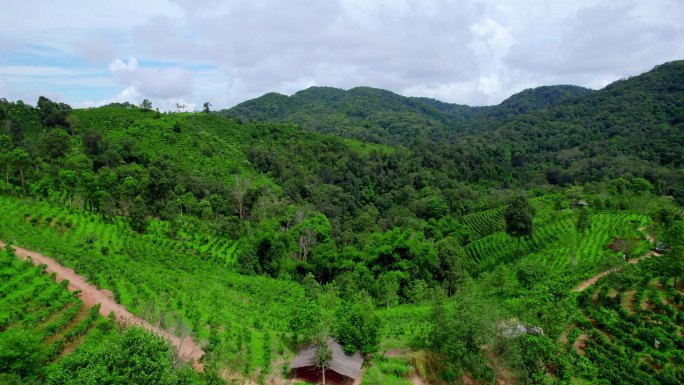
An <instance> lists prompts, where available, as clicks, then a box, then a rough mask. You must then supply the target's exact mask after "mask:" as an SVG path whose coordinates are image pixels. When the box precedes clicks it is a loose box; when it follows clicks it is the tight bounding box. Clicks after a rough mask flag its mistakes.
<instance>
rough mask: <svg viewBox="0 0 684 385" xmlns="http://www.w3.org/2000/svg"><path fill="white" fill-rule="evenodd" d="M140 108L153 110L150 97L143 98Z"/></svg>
mask: <svg viewBox="0 0 684 385" xmlns="http://www.w3.org/2000/svg"><path fill="white" fill-rule="evenodd" d="M140 108H142V109H143V110H151V109H152V102H151V101H150V100H149V99H143V101H142V103H141V104H140Z"/></svg>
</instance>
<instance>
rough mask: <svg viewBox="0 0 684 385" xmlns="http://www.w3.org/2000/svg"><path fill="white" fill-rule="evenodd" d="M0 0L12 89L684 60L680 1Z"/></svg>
mask: <svg viewBox="0 0 684 385" xmlns="http://www.w3.org/2000/svg"><path fill="white" fill-rule="evenodd" d="M0 1H2V2H3V3H5V4H3V5H2V7H1V8H2V12H1V13H0V98H6V99H8V100H19V99H21V100H24V101H25V102H27V103H30V104H35V103H36V100H37V99H38V96H40V95H43V96H46V97H48V98H50V99H52V100H55V101H60V102H66V103H69V104H71V105H72V106H73V107H92V106H98V105H102V104H106V103H110V102H124V101H129V102H131V103H135V104H139V103H140V102H141V101H142V100H143V99H145V98H147V99H149V100H151V101H152V104H153V106H154V107H157V108H160V109H161V110H175V109H176V107H175V106H176V103H182V104H185V105H187V106H188V107H187V109H188V110H195V109H201V107H202V104H203V103H204V102H210V103H211V104H212V109H221V108H227V107H230V106H233V105H235V104H237V103H240V102H242V101H245V100H248V99H251V98H254V97H258V96H260V95H263V94H264V93H267V92H279V93H282V94H286V95H291V94H292V93H294V92H297V91H299V90H302V89H305V88H308V87H310V86H331V87H338V88H343V89H349V88H353V87H357V86H370V87H377V88H384V89H388V90H391V91H393V92H396V93H398V94H401V95H406V96H426V97H431V98H435V99H439V100H442V101H445V102H451V103H459V104H468V105H472V106H475V105H491V104H498V103H500V102H501V101H502V100H504V99H506V98H507V97H509V96H510V95H512V94H514V93H516V92H519V91H521V90H523V89H526V88H531V87H536V86H541V85H552V84H575V85H580V86H584V87H589V88H593V89H598V88H602V87H604V86H605V85H607V84H609V83H611V82H613V81H615V80H618V79H621V78H626V77H629V76H634V75H638V74H640V73H643V72H645V71H648V70H650V69H651V68H653V67H654V66H656V65H658V64H662V63H664V62H667V61H672V60H680V59H684V23H682V20H684V1H682V0H649V1H643V0H638V1H632V0H619V1H615V0H611V1H602V0H567V1H564V0H557V1H551V0H546V1H543V0H538V1H534V0H506V1H494V0H480V1H467V0H461V1H450V0H434V1H433V0H416V1H407V0H404V1H401V0H291V1H276V0H241V1H238V0H235V1H219V0H202V1H196V0H144V1H140V0H115V1H110V0H99V1H93V0H89V1H84V0H40V1H36V0H22V1H9V0H0Z"/></svg>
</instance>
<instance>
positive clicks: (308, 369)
mask: <svg viewBox="0 0 684 385" xmlns="http://www.w3.org/2000/svg"><path fill="white" fill-rule="evenodd" d="M328 348H329V349H330V351H331V353H332V359H331V360H330V364H329V366H328V368H327V369H326V371H325V382H326V384H335V385H347V384H352V383H353V382H354V381H355V380H356V379H357V378H359V375H360V374H361V365H363V357H361V354H359V353H358V352H357V353H355V354H354V355H352V356H348V355H346V354H345V353H344V350H342V346H340V344H338V343H337V342H335V341H334V340H332V339H331V340H329V341H328ZM315 355H316V347H315V346H309V347H307V348H306V349H304V350H302V351H301V352H300V353H299V354H298V355H297V357H295V359H294V360H292V362H291V363H290V374H291V375H292V376H293V377H294V378H297V379H301V380H304V381H307V382H314V383H318V382H321V380H322V378H323V372H322V370H321V368H318V367H316V365H315V363H314V362H315Z"/></svg>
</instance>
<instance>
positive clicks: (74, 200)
mask: <svg viewBox="0 0 684 385" xmlns="http://www.w3.org/2000/svg"><path fill="white" fill-rule="evenodd" d="M682 76H684V64H683V63H682V62H673V63H668V64H664V65H662V66H659V67H656V68H655V69H654V70H653V71H651V72H649V73H646V74H643V75H639V76H636V77H634V78H630V79H627V80H623V81H619V82H617V83H614V84H612V85H609V86H608V87H606V88H604V89H602V90H598V91H591V90H587V89H584V88H581V87H574V86H552V87H540V88H537V89H533V90H526V91H523V92H521V93H519V94H517V95H514V96H512V97H511V98H509V99H507V100H506V101H504V102H503V103H502V104H500V105H498V106H491V107H468V106H459V105H451V104H447V103H442V102H439V101H435V100H431V99H426V98H407V97H403V96H399V95H396V94H393V93H391V92H388V91H384V90H378V89H372V88H366V87H360V88H355V89H352V90H349V91H343V90H338V89H334V88H326V87H314V88H310V89H307V90H304V91H301V92H299V93H296V94H295V95H293V96H290V97H287V96H283V95H278V94H267V95H265V96H264V97H262V98H259V99H255V100H252V101H248V102H245V103H243V104H241V105H239V106H237V107H235V108H234V109H231V110H229V111H227V112H224V113H221V114H215V113H160V112H158V111H154V110H153V109H151V108H145V109H142V108H138V107H136V106H133V105H130V104H120V105H110V106H105V107H99V108H90V109H75V110H73V109H71V107H69V106H67V105H65V104H63V103H55V102H52V101H50V100H48V99H46V98H41V99H39V101H38V104H37V106H36V107H32V106H30V105H27V104H24V103H23V102H8V101H5V100H0V171H2V174H1V176H2V178H0V240H2V241H4V242H5V243H8V244H12V245H16V246H20V247H24V248H28V249H31V250H34V251H37V252H41V253H43V254H45V255H47V256H50V257H52V258H54V259H55V260H57V261H58V262H59V263H61V264H63V265H64V266H67V267H70V268H72V269H74V270H75V271H76V272H77V273H78V274H80V275H82V276H84V277H86V279H87V280H88V281H89V282H91V283H93V284H95V285H97V286H98V287H100V288H103V289H107V290H109V291H111V292H112V294H113V296H114V298H115V299H116V301H117V302H119V303H120V304H122V305H124V306H125V307H126V308H127V309H128V310H129V311H130V312H132V313H133V314H135V315H137V316H140V317H141V318H143V319H145V320H147V321H148V322H149V323H150V324H153V325H159V327H160V328H162V329H165V330H169V331H173V332H174V333H178V334H179V335H181V336H188V337H192V338H194V339H195V340H197V341H198V343H199V344H200V346H202V347H203V350H204V353H205V355H204V357H203V359H202V365H203V366H204V372H205V374H204V375H199V374H196V373H194V372H192V370H191V369H189V368H187V367H182V365H177V364H178V363H177V362H174V361H173V354H172V352H171V351H170V350H169V346H168V345H166V344H165V343H163V342H162V341H161V340H159V339H155V338H154V337H150V336H149V335H147V334H144V333H143V334H138V333H141V332H139V331H138V332H137V331H135V329H133V330H134V331H130V330H128V331H126V330H119V329H117V328H115V325H114V324H113V323H112V322H111V321H108V320H105V319H101V318H99V317H97V316H96V315H97V313H96V311H97V310H92V309H85V308H83V306H82V305H79V303H80V302H79V300H78V298H77V297H76V296H74V295H73V294H69V293H68V292H67V291H66V290H65V286H64V285H63V284H62V285H61V286H60V285H57V284H55V283H54V282H53V281H52V279H51V278H50V277H48V276H45V275H44V274H42V272H41V270H40V269H39V268H32V267H31V266H29V265H28V264H25V263H21V262H19V261H18V260H16V259H14V258H13V257H10V256H8V255H7V253H3V252H0V257H1V258H3V259H2V260H1V261H2V266H0V268H2V270H1V271H0V274H2V275H3V277H5V278H6V279H3V280H2V283H0V341H13V340H12V338H16V336H17V335H18V334H17V333H23V334H27V335H35V336H38V337H36V338H35V340H36V341H35V344H33V345H32V346H27V347H26V350H27V352H29V353H30V352H31V351H33V349H34V348H36V347H39V346H43V347H44V348H45V349H43V348H40V349H38V348H36V349H38V350H40V351H42V350H41V349H43V350H45V351H46V352H48V353H46V354H47V355H46V356H45V357H46V358H44V359H42V360H41V361H38V362H39V363H40V365H36V366H35V367H32V368H30V369H27V370H28V371H23V372H11V373H10V376H11V380H12V381H14V382H16V383H22V382H27V381H28V383H36V384H42V383H46V384H52V383H60V384H61V383H73V384H82V383H88V382H87V378H88V377H89V376H94V377H93V378H100V377H97V376H96V374H93V373H95V372H90V371H88V370H90V369H93V370H95V369H97V368H100V369H97V370H101V367H106V366H107V365H110V366H111V365H113V364H109V363H108V360H109V359H112V357H110V356H108V355H107V349H106V348H98V344H100V343H102V344H104V345H105V346H109V345H107V344H113V345H112V346H117V347H118V348H117V349H119V348H120V349H123V350H118V351H126V350H125V349H126V348H127V346H128V347H130V344H133V345H135V344H136V342H135V341H136V340H140V341H141V342H140V343H141V344H143V345H145V346H150V348H149V349H148V350H145V352H143V353H141V354H142V355H143V356H145V355H150V356H151V357H152V358H150V359H152V360H153V361H154V362H156V363H157V364H158V365H157V364H155V366H154V367H155V368H158V369H159V370H160V371H161V372H163V373H165V374H164V376H167V377H164V378H167V380H164V381H160V383H165V384H180V383H192V382H193V381H195V382H198V383H202V382H203V381H209V382H212V381H213V382H212V383H222V382H224V381H227V382H231V381H234V382H237V383H241V382H246V381H255V382H257V383H270V382H277V383H279V381H282V380H284V379H285V378H286V377H288V375H289V366H288V363H289V362H290V360H291V359H292V358H293V356H294V355H295V354H296V352H297V350H298V349H300V348H301V347H303V346H306V345H307V344H310V343H313V342H315V341H317V340H319V339H325V338H327V337H329V336H330V337H335V338H336V339H338V340H339V341H340V342H341V343H342V345H343V346H344V348H345V350H347V351H348V352H354V351H359V352H362V353H363V354H364V355H365V357H366V376H365V377H364V380H363V381H364V383H366V384H380V383H396V384H407V383H410V381H411V378H412V377H413V376H418V377H420V380H421V381H426V382H429V383H444V382H452V383H460V382H467V381H469V380H471V379H472V380H476V381H481V382H483V383H491V382H495V381H497V380H500V381H504V382H514V383H520V384H527V383H530V384H531V383H581V381H585V380H586V381H590V382H591V381H593V382H595V383H605V382H606V381H608V382H614V381H615V379H616V378H626V379H628V382H630V383H655V382H665V383H667V382H673V381H674V382H677V381H679V382H681V381H683V380H684V377H682V371H681V362H680V361H681V360H680V359H679V356H680V355H681V354H680V353H681V351H680V350H681V347H680V345H681V344H680V342H681V341H679V339H678V338H679V337H667V336H665V337H664V338H662V340H660V339H659V341H661V343H662V345H660V346H661V347H659V348H650V347H649V346H642V345H643V344H646V343H647V342H645V341H646V340H647V339H650V338H651V337H652V336H656V335H657V336H660V335H662V334H665V332H668V333H673V331H677V332H679V329H680V327H681V325H679V321H680V320H679V315H678V314H679V310H680V309H679V307H680V306H679V303H678V302H677V301H678V298H679V297H678V296H679V294H677V293H679V292H680V291H681V290H680V289H681V285H680V284H679V280H677V278H680V277H681V276H682V274H684V263H682V256H681V255H682V254H681V252H682V248H683V247H684V246H683V245H682V238H683V236H684V231H683V230H682V227H681V226H682V225H681V224H682V221H683V219H684V218H683V213H682V208H681V204H682V198H683V197H684V195H682V194H683V193H684V183H680V182H682V177H683V176H684V168H683V167H682V166H683V165H682V151H681V150H682V145H683V144H684V136H683V135H682V132H683V130H682V129H683V128H684V127H683V126H682V124H684V120H682V119H680V117H679V115H680V112H681V111H680V110H681V108H682V105H681V103H682V91H683V90H684V89H682V88H681V84H682V82H683V79H684V78H683V77H682ZM148 107H149V106H148ZM226 114H227V115H228V116H225V115H226ZM653 238H655V239H653ZM656 246H657V248H658V250H659V254H662V255H657V256H656V257H653V258H651V259H649V260H644V261H642V262H641V263H639V264H630V263H628V261H629V260H632V259H636V258H639V257H642V256H644V255H646V254H648V253H650V250H652V249H654V248H656ZM649 255H650V254H649ZM632 262H636V260H633V261H632ZM602 272H612V274H608V276H607V277H605V278H602V279H600V280H598V282H597V283H592V282H593V281H591V282H590V283H591V285H590V284H588V285H589V286H588V289H586V290H585V291H583V292H581V293H579V294H578V293H576V292H575V291H574V290H575V289H576V288H577V287H578V286H579V285H580V284H581V283H582V282H583V281H584V280H587V279H589V278H591V277H593V276H596V275H597V274H599V273H602ZM642 276H649V277H651V278H652V282H651V281H648V282H646V281H644V280H643V279H642V280H640V279H637V278H635V277H642ZM618 279H619V280H618ZM675 280H677V285H675V283H674V282H675ZM592 285H593V286H592ZM613 289H615V290H613ZM661 289H662V290H661ZM632 290H634V291H635V293H636V295H637V297H638V298H639V300H640V301H641V302H642V303H646V302H647V303H649V304H650V305H648V306H645V307H643V310H644V312H643V314H642V312H639V311H636V310H635V314H636V315H629V316H628V315H627V314H624V313H625V312H627V313H629V314H631V313H630V312H629V310H625V311H621V310H619V309H617V308H616V305H615V300H614V299H609V298H619V300H618V301H617V303H618V304H621V303H622V302H623V300H622V299H623V297H628V296H630V295H631V294H627V292H630V291H632ZM659 291H662V292H663V293H660V292H659ZM623 292H624V293H625V294H615V293H623ZM591 293H598V294H597V295H596V297H597V299H596V300H595V299H594V298H593V297H591V295H593V294H591ZM608 308H610V309H608ZM93 309H95V308H93ZM632 310H634V309H632ZM613 311H614V312H613ZM649 311H650V312H649ZM611 312H613V313H614V314H613V313H611ZM91 313H92V314H93V315H92V316H88V314H91ZM652 313H653V314H652ZM620 317H621V318H620ZM630 317H631V318H630ZM62 318H63V319H62ZM85 320H87V321H85ZM81 322H85V323H84V324H83V325H84V326H78V325H80V324H81ZM53 323H60V324H59V325H58V326H50V325H52V324H53ZM626 323H631V324H633V325H635V327H636V328H637V331H635V332H630V331H628V330H621V331H619V330H617V329H619V328H622V327H623V326H624V327H625V328H626V326H625V325H627V324H626ZM67 325H68V326H67ZM72 327H73V329H72ZM625 328H623V329H625ZM52 329H55V330H54V333H53V334H54V335H55V336H56V337H50V336H47V335H44V334H42V333H44V332H43V331H44V330H52ZM114 329H116V330H114ZM661 329H662V330H661ZM17 330H19V331H17ZM69 330H77V332H70V331H69ZM521 330H523V332H521ZM540 331H541V332H540ZM60 333H61V334H60ZM71 334H73V335H74V336H72V337H69V338H67V337H65V336H67V335H71ZM76 335H78V337H76ZM654 338H657V337H654ZM578 339H579V340H580V342H582V341H584V342H586V343H587V344H588V343H589V342H587V341H591V343H592V345H591V346H590V345H586V348H585V349H584V350H582V349H580V350H582V351H579V352H578V351H576V350H577V349H575V350H573V348H572V346H571V345H572V344H573V343H575V342H576V341H577V340H578ZM62 340H64V341H63V342H59V341H62ZM105 341H109V342H106V343H105ZM634 341H642V342H643V343H641V342H634ZM59 344H61V345H59ZM126 344H129V345H126ZM569 345H570V346H569ZM53 346H55V347H53ZM22 349H23V348H22ZM659 349H660V350H659ZM632 350H634V352H632ZM50 352H51V353H50ZM632 353H634V354H632ZM637 353H638V354H637ZM41 354H42V353H41ZM121 354H126V353H121ZM630 355H633V356H634V357H638V358H634V359H632V358H629V357H630ZM91 356H92V357H96V361H97V362H98V365H102V366H97V367H96V368H90V369H89V368H88V365H87V362H88V360H89V358H88V357H91ZM13 357H14V356H1V355H0V367H1V368H4V367H5V366H2V365H6V367H9V366H10V365H14V364H15V363H16V362H17V361H16V360H17V359H16V358H13ZM144 359H146V358H141V360H144ZM169 360H170V361H169ZM606 360H612V361H613V362H620V363H621V365H623V364H624V365H626V364H627V362H628V361H629V362H630V363H631V364H633V366H634V368H635V369H634V370H631V369H629V370H628V369H626V368H623V369H622V370H623V371H624V373H622V372H621V371H620V370H618V369H615V370H612V369H609V368H607V367H606V365H605V362H606ZM117 365H120V367H122V368H126V367H130V366H131V365H132V366H135V364H134V363H131V362H130V361H126V360H123V361H120V363H119V364H117ZM172 366H173V369H171V367H172ZM98 373H101V372H98ZM4 374H5V373H3V374H2V375H4ZM184 376H187V377H184ZM7 378H10V377H7ZM70 378H76V379H77V380H74V381H73V382H68V381H67V380H68V379H70ZM0 379H2V377H0ZM8 381H9V380H8ZM141 381H142V383H144V382H145V381H144V379H143V380H141ZM414 381H415V378H414Z"/></svg>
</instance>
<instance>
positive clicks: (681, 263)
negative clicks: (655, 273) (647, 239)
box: [665, 220, 684, 288]
mask: <svg viewBox="0 0 684 385" xmlns="http://www.w3.org/2000/svg"><path fill="white" fill-rule="evenodd" d="M665 242H666V243H667V250H665V263H666V265H667V269H668V270H669V274H670V276H671V277H673V278H674V284H673V286H674V287H675V288H676V287H677V277H681V276H682V274H684V221H681V220H680V221H675V222H672V224H671V225H670V226H669V227H668V228H667V229H666V232H665Z"/></svg>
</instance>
